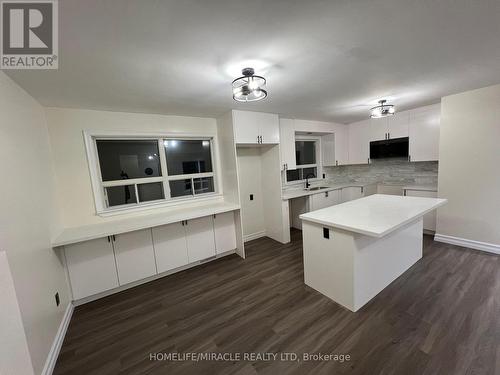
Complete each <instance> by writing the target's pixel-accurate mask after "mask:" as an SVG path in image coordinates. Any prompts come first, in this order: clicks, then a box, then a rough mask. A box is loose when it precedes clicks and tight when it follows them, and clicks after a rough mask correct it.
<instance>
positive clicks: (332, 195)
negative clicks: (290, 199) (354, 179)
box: [309, 190, 340, 211]
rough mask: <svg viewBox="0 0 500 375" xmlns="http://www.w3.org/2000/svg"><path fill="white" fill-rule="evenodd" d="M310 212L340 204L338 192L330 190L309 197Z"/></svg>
mask: <svg viewBox="0 0 500 375" xmlns="http://www.w3.org/2000/svg"><path fill="white" fill-rule="evenodd" d="M309 198H310V211H316V210H320V209H322V208H326V207H330V206H334V205H336V204H339V203H340V190H330V191H325V192H322V193H318V194H314V195H310V196H309Z"/></svg>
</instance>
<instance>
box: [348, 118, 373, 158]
mask: <svg viewBox="0 0 500 375" xmlns="http://www.w3.org/2000/svg"><path fill="white" fill-rule="evenodd" d="M369 144H370V120H363V121H359V122H355V123H352V124H350V125H349V164H368V163H369V162H370V160H369V158H370V147H369Z"/></svg>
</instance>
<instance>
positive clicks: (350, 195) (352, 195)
mask: <svg viewBox="0 0 500 375" xmlns="http://www.w3.org/2000/svg"><path fill="white" fill-rule="evenodd" d="M362 191H363V188H361V187H357V186H351V187H347V188H343V189H342V192H341V201H342V203H343V202H349V201H352V200H355V199H358V198H361V197H362V196H363V192H362Z"/></svg>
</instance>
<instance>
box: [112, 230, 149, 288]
mask: <svg viewBox="0 0 500 375" xmlns="http://www.w3.org/2000/svg"><path fill="white" fill-rule="evenodd" d="M113 238H114V242H113V246H114V249H115V257H116V268H117V269H118V280H119V281H120V285H124V284H128V283H131V282H133V281H137V280H140V279H144V278H146V277H149V276H153V275H155V274H156V264H155V256H154V250H153V241H152V239H151V229H143V230H138V231H134V232H128V233H123V234H119V235H116V236H113Z"/></svg>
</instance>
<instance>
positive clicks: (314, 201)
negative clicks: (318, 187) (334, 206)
mask: <svg viewBox="0 0 500 375" xmlns="http://www.w3.org/2000/svg"><path fill="white" fill-rule="evenodd" d="M309 197H310V210H311V211H316V210H321V209H322V208H324V207H326V205H325V204H326V203H325V195H324V193H319V194H314V195H310V196H309Z"/></svg>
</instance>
